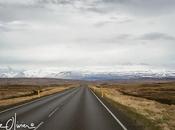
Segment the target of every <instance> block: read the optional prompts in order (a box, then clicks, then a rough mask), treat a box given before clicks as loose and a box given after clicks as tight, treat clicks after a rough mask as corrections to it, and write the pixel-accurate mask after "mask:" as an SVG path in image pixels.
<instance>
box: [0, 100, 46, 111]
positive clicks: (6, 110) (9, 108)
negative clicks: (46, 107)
mask: <svg viewBox="0 0 175 130" xmlns="http://www.w3.org/2000/svg"><path fill="white" fill-rule="evenodd" d="M43 98H44V97H43ZM41 99H42V98H39V99H34V100H33V101H29V102H26V103H23V104H21V105H17V106H14V107H12V108H9V109H5V110H3V111H0V114H2V113H4V112H7V111H10V110H13V109H16V108H19V107H22V106H25V105H28V104H31V103H34V102H37V101H39V100H41Z"/></svg>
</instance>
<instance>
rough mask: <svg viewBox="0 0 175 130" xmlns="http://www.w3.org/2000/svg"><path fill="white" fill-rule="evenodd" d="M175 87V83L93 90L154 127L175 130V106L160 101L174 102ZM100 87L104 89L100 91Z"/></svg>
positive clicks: (125, 85) (105, 87) (118, 86)
mask: <svg viewBox="0 0 175 130" xmlns="http://www.w3.org/2000/svg"><path fill="white" fill-rule="evenodd" d="M173 85H174V83H170V84H167V83H166V84H157V83H156V84H131V85H129V84H117V85H109V86H107V85H105V86H103V85H102V86H98V87H93V88H94V89H95V91H96V92H98V93H101V92H102V91H103V93H104V95H105V97H107V98H108V99H110V100H112V101H114V102H116V103H119V104H121V105H123V106H126V107H127V108H129V109H130V110H131V111H132V112H135V113H137V114H140V115H141V116H143V117H145V119H148V120H150V121H151V122H152V124H153V125H155V126H157V127H159V128H160V129H161V130H175V105H173V104H171V105H168V104H167V103H162V102H161V101H160V100H159V99H160V98H163V99H169V100H172V101H174V95H173V94H172V93H173V92H174V86H173ZM100 87H103V88H102V89H100ZM101 90H102V91H101ZM172 91H173V92H172ZM163 92H164V93H163ZM162 93H163V94H162ZM148 97H149V98H148Z"/></svg>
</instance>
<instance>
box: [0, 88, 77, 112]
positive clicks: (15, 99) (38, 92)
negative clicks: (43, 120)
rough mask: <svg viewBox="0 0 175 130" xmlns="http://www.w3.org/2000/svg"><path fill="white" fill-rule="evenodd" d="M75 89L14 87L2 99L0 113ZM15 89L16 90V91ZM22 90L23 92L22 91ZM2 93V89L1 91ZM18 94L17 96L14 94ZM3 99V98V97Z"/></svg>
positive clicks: (0, 100)
mask: <svg viewBox="0 0 175 130" xmlns="http://www.w3.org/2000/svg"><path fill="white" fill-rule="evenodd" d="M73 87H75V86H74V85H69V86H68V85H62V86H49V87H36V86H35V87H28V88H26V87H24V88H21V86H20V89H19V87H16V88H15V87H14V88H12V89H10V88H8V90H9V91H8V90H7V91H5V92H7V93H4V94H5V95H7V96H6V97H5V98H2V99H0V111H2V110H5V109H8V108H10V107H13V106H17V105H20V104H23V103H26V102H29V101H32V100H35V99H38V98H41V97H44V96H48V95H51V94H54V93H57V92H60V91H63V90H66V89H70V88H73ZM14 89H15V90H14ZM21 89H22V90H21ZM1 92H2V89H1ZM14 92H16V95H15V94H14ZM1 97H2V96H1Z"/></svg>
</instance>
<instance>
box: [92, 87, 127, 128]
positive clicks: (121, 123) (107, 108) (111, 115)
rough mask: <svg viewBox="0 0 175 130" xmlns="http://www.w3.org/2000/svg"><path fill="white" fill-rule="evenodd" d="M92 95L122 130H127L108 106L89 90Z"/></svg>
mask: <svg viewBox="0 0 175 130" xmlns="http://www.w3.org/2000/svg"><path fill="white" fill-rule="evenodd" d="M91 92H92V93H93V95H94V96H95V97H96V98H97V100H98V101H99V102H100V103H101V104H102V105H103V106H104V108H105V109H106V110H107V111H108V112H109V113H110V114H111V116H112V117H113V118H114V119H115V120H116V121H117V122H118V123H119V125H120V126H121V127H122V128H123V130H127V128H126V127H125V126H124V125H123V124H122V123H121V121H120V120H119V119H118V118H117V117H116V116H115V115H114V114H113V113H112V112H111V110H109V108H108V107H107V106H106V105H105V104H104V103H103V102H102V101H101V100H100V99H99V98H98V97H97V95H96V94H95V93H94V92H93V91H92V90H91Z"/></svg>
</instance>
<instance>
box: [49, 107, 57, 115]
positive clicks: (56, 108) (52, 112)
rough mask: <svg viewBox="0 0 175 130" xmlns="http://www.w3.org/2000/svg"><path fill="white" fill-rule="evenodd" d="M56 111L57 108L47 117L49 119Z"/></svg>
mask: <svg viewBox="0 0 175 130" xmlns="http://www.w3.org/2000/svg"><path fill="white" fill-rule="evenodd" d="M57 110H58V107H57V108H55V109H54V110H53V111H52V112H51V113H50V114H49V116H48V117H51V116H52V115H53V114H54V113H55V112H56V111H57Z"/></svg>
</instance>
